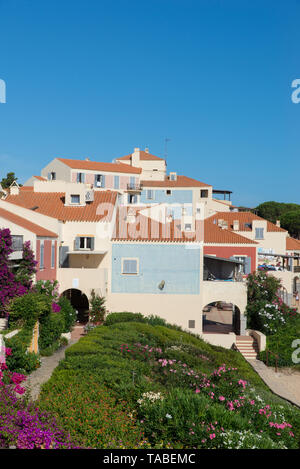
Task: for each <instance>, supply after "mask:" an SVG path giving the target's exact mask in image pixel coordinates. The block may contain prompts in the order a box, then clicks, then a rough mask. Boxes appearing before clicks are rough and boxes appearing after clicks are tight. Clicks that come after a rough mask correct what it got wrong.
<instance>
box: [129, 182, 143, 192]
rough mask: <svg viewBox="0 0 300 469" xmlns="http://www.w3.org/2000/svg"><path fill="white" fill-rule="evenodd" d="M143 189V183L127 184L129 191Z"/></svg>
mask: <svg viewBox="0 0 300 469" xmlns="http://www.w3.org/2000/svg"><path fill="white" fill-rule="evenodd" d="M142 189H143V185H142V184H127V192H141V191H142Z"/></svg>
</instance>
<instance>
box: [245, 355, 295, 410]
mask: <svg viewBox="0 0 300 469" xmlns="http://www.w3.org/2000/svg"><path fill="white" fill-rule="evenodd" d="M247 361H248V363H249V364H250V365H251V366H252V367H253V368H254V370H255V371H256V372H257V373H258V374H259V376H260V377H261V379H262V380H263V381H264V382H265V384H266V385H267V386H268V387H269V388H270V389H271V391H273V392H274V394H277V395H278V396H280V397H282V398H283V399H285V400H287V401H289V402H291V403H292V404H294V405H296V406H298V407H300V372H299V371H296V370H293V369H292V368H279V370H278V372H277V373H276V372H275V369H274V368H272V367H268V366H266V365H265V364H264V363H263V362H262V361H260V360H247Z"/></svg>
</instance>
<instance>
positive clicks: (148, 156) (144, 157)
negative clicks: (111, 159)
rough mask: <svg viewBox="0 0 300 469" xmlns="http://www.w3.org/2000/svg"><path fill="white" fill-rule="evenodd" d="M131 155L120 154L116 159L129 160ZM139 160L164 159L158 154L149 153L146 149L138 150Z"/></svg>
mask: <svg viewBox="0 0 300 469" xmlns="http://www.w3.org/2000/svg"><path fill="white" fill-rule="evenodd" d="M131 157H132V154H130V155H125V156H121V157H120V158H116V160H117V161H119V160H126V161H129V160H131ZM140 160H141V161H152V160H160V161H164V158H159V157H158V156H155V155H151V153H148V152H146V151H140Z"/></svg>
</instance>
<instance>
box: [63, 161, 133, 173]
mask: <svg viewBox="0 0 300 469" xmlns="http://www.w3.org/2000/svg"><path fill="white" fill-rule="evenodd" d="M56 159H57V160H58V161H61V162H62V163H64V164H65V165H67V166H69V168H72V169H82V170H85V169H86V170H90V171H105V172H112V173H128V174H140V173H141V172H142V170H141V168H135V167H133V166H129V165H128V164H122V163H101V162H97V161H87V160H72V159H67V158H56Z"/></svg>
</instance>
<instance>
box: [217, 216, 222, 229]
mask: <svg viewBox="0 0 300 469" xmlns="http://www.w3.org/2000/svg"><path fill="white" fill-rule="evenodd" d="M217 223H218V226H219V227H220V228H222V225H223V220H222V219H221V218H220V219H218V220H217Z"/></svg>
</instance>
